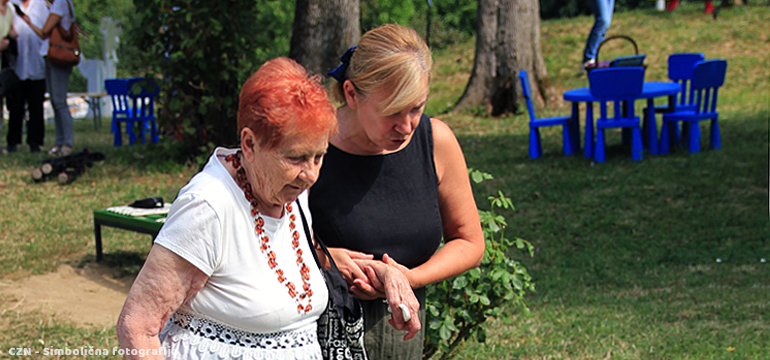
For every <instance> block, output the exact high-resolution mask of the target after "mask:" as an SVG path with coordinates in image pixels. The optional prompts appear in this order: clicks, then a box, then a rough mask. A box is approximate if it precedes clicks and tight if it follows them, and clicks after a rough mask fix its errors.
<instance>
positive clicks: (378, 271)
mask: <svg viewBox="0 0 770 360" xmlns="http://www.w3.org/2000/svg"><path fill="white" fill-rule="evenodd" d="M388 259H390V258H389V257H388V255H387V254H386V255H384V256H383V260H384V261H388ZM390 261H392V259H390ZM356 263H357V264H358V265H359V266H361V267H362V268H363V269H364V271H365V273H366V275H367V276H368V278H369V280H370V281H369V282H366V281H364V280H363V279H355V280H354V281H353V286H352V287H351V289H353V294H354V295H355V294H356V292H360V293H365V294H369V295H372V294H374V293H377V294H384V297H385V298H386V299H387V302H388V305H389V306H390V311H391V318H390V320H388V323H390V325H391V326H393V328H394V329H396V330H405V331H407V334H406V335H405V336H404V341H406V340H409V339H411V338H413V337H414V335H415V334H417V331H419V330H420V328H421V327H422V326H421V324H420V319H419V316H418V314H419V311H420V302H419V301H417V297H415V295H414V291H413V290H412V285H410V283H409V279H407V277H406V275H405V274H404V273H403V272H402V271H401V270H399V268H398V267H396V266H393V265H389V264H387V263H386V262H381V261H374V260H357V261H356Z"/></svg>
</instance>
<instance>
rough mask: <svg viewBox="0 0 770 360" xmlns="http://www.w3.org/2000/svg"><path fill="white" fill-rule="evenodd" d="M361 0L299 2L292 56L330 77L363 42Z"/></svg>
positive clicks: (296, 11) (292, 38) (299, 0)
mask: <svg viewBox="0 0 770 360" xmlns="http://www.w3.org/2000/svg"><path fill="white" fill-rule="evenodd" d="M360 23H361V21H360V13H359V0H297V3H296V8H295V13H294V26H293V27H292V35H291V48H290V50H289V57H290V58H292V59H294V60H296V61H297V62H299V63H300V64H302V65H303V66H304V67H305V68H307V69H308V70H310V71H313V72H316V73H320V74H323V75H326V73H327V72H328V71H329V70H331V69H334V68H335V67H336V66H337V65H338V64H339V62H340V56H341V55H342V53H343V52H345V50H346V49H347V48H348V47H350V46H352V45H355V44H357V43H358V40H359V39H361V24H360Z"/></svg>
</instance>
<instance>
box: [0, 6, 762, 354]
mask: <svg viewBox="0 0 770 360" xmlns="http://www.w3.org/2000/svg"><path fill="white" fill-rule="evenodd" d="M768 23H770V9H768V7H767V6H764V5H763V6H756V5H755V6H752V7H751V8H746V7H736V8H731V9H727V10H725V11H723V12H722V13H721V14H720V17H719V20H718V21H713V20H712V19H711V17H710V16H708V15H705V14H703V13H702V4H700V3H695V4H692V5H689V4H684V5H682V6H680V7H679V8H678V9H677V10H676V11H675V12H674V13H665V12H656V11H635V12H630V13H619V14H616V15H615V16H614V19H613V24H612V28H611V30H610V34H627V35H630V36H632V37H633V38H634V39H635V40H636V41H637V43H638V45H639V47H640V52H644V53H646V54H647V55H648V64H649V67H648V69H647V75H646V79H647V80H664V79H665V75H666V57H667V55H668V54H670V53H672V52H685V51H700V52H703V53H704V54H705V55H706V57H707V58H725V59H727V60H728V75H727V82H726V84H725V86H724V88H723V90H722V91H720V103H719V109H720V114H721V118H720V122H721V124H720V125H721V132H722V146H723V148H722V149H721V150H717V151H709V150H707V149H706V150H704V151H703V152H701V153H699V154H696V155H690V154H688V153H687V152H686V151H685V150H683V149H676V150H675V151H674V152H673V154H671V155H668V156H659V157H653V156H649V155H647V154H645V158H644V160H643V161H641V162H633V161H631V159H630V150H629V149H628V148H626V147H622V146H620V145H619V144H620V136H619V135H618V134H617V133H611V134H610V135H609V136H608V140H607V144H608V159H607V163H605V164H593V163H592V162H591V161H590V159H586V158H583V157H582V156H571V157H564V156H562V155H561V140H560V139H561V132H560V130H558V129H547V130H545V131H544V132H543V143H544V144H543V147H544V153H545V154H544V156H543V157H542V158H541V159H538V160H535V161H532V160H530V159H529V158H528V157H527V146H528V131H529V130H528V128H527V124H526V122H527V120H526V118H525V116H526V114H520V115H516V116H510V117H503V118H487V117H475V116H473V115H472V114H469V113H450V114H444V115H439V116H438V117H439V118H441V119H443V120H445V121H446V122H447V123H448V124H449V125H450V126H452V128H453V129H454V130H455V132H456V133H457V135H458V138H459V140H460V143H461V145H462V147H463V150H464V152H465V154H466V157H467V161H468V165H469V166H471V167H473V168H477V169H481V170H483V171H486V172H489V173H491V174H493V175H494V176H495V179H494V180H492V181H489V182H487V184H488V185H486V186H481V187H478V188H476V189H475V192H476V199H477V201H478V203H479V204H480V205H481V206H485V204H486V203H487V201H486V196H488V195H491V194H493V193H496V191H497V190H498V189H499V190H502V191H503V192H504V193H505V194H506V195H508V196H509V197H511V198H512V200H513V202H514V204H515V205H516V211H513V212H509V213H505V215H506V218H507V220H508V223H509V227H510V228H511V229H512V230H509V233H510V232H511V231H513V233H514V234H515V235H516V236H519V237H522V238H525V239H527V240H529V241H531V242H532V243H533V244H534V245H535V247H537V248H538V251H537V252H536V254H535V256H534V257H533V258H524V259H522V260H523V262H524V263H526V264H527V266H528V268H529V270H530V273H531V274H532V276H533V277H534V278H535V281H536V282H537V292H536V293H534V294H531V295H530V296H529V297H528V299H527V300H528V302H529V307H530V312H529V313H524V312H520V313H518V314H517V315H515V316H513V317H511V318H509V319H501V320H496V321H491V322H490V324H489V339H488V341H487V343H486V344H476V343H468V344H465V346H464V347H463V348H462V349H461V350H460V351H459V353H458V358H460V359H763V358H766V357H767V354H768V353H770V329H769V327H770V312H769V311H768V305H770V304H769V303H768V301H769V300H768V294H770V263H768V262H761V260H760V259H762V258H764V259H766V261H767V260H770V242H769V240H768V239H770V221H769V216H768V215H769V214H768V210H769V208H768V203H769V199H770V197H769V194H768V181H769V180H768V172H769V171H770V164H768V151H769V150H770V148H769V147H768V136H769V135H768V134H769V133H770V130H769V129H768V121H770V120H769V119H770V100H769V99H770V91H769V88H770V66H768V65H769V64H768V59H770V40H769V38H770V32H768V31H767V30H768V25H767V24H768ZM590 25H591V19H590V18H589V17H579V18H574V19H565V20H557V21H547V22H543V24H542V34H543V35H544V38H543V39H542V43H543V51H544V57H545V60H546V64H547V66H548V71H549V75H550V76H551V78H552V80H553V83H554V84H555V86H556V87H557V89H558V91H560V92H563V91H564V90H567V89H570V88H575V87H581V86H586V85H587V81H586V78H585V76H582V75H580V73H579V63H580V51H581V50H582V46H583V42H584V37H585V34H587V32H588V29H589V28H590ZM473 46H474V43H473V42H472V41H471V42H467V43H464V44H459V45H457V46H455V47H452V48H449V49H446V50H443V51H441V52H437V53H436V54H435V60H436V61H435V63H436V68H435V72H434V75H433V83H432V89H431V96H430V101H429V104H428V107H427V108H428V110H427V112H428V113H430V114H439V113H441V112H443V111H445V110H447V109H448V108H449V105H450V104H451V103H452V102H454V101H456V100H457V99H458V98H459V96H460V95H461V94H462V91H463V89H464V86H465V84H466V82H467V77H468V74H469V72H470V70H471V67H472V65H473ZM603 51H604V50H603ZM624 51H628V49H624V48H622V46H619V47H618V48H615V49H612V48H608V49H607V52H606V56H607V58H612V57H614V56H617V55H621V54H623V52H624ZM639 105H641V102H640V104H639ZM537 111H538V113H539V115H542V116H547V115H555V114H566V113H568V112H569V104H566V103H560V104H551V105H550V106H549V107H548V108H538V109H537ZM703 130H704V132H703V134H704V136H705V137H706V138H707V137H708V128H707V127H705V126H704V127H703ZM4 134H5V131H3V132H2V133H0V136H1V137H2V138H4V136H2V135H4ZM53 138H54V134H53V128H52V127H50V126H49V127H48V128H47V134H46V139H47V142H48V143H49V144H50V141H51V139H53ZM0 142H2V140H0ZM76 143H77V144H78V146H77V149H76V150H79V149H80V148H81V147H87V148H89V149H91V150H94V151H100V152H104V153H105V154H106V155H107V161H105V162H103V163H100V164H96V165H95V166H94V167H93V168H91V169H89V170H88V171H87V172H86V174H85V175H83V176H82V177H81V178H79V179H77V180H76V181H75V182H74V183H72V184H70V185H66V186H60V185H58V184H56V183H55V182H46V183H39V184H36V183H33V182H32V181H31V176H30V175H29V170H30V169H31V168H32V167H33V166H34V165H35V163H36V162H37V161H39V160H42V159H43V158H44V157H45V156H44V155H35V154H29V153H28V152H27V150H26V147H25V146H22V147H20V152H19V153H17V154H13V155H9V156H4V157H0V167H1V168H2V171H0V195H2V196H0V281H10V280H13V279H23V278H24V277H26V276H29V275H30V274H41V273H47V272H50V271H53V270H54V269H55V268H56V267H57V266H58V265H59V264H64V263H70V264H76V265H77V264H83V263H87V262H90V261H93V258H94V240H93V220H92V217H91V212H92V211H93V210H94V209H100V208H105V207H107V206H111V205H119V204H126V203H128V202H130V201H133V200H135V199H138V198H143V197H147V196H162V197H164V198H165V199H167V200H171V199H173V198H174V196H175V195H176V192H177V191H178V189H179V188H180V187H181V186H183V185H184V184H185V183H186V181H187V180H188V179H189V177H190V176H191V175H192V174H193V173H194V172H195V171H196V168H195V167H194V166H185V165H180V164H174V163H171V162H169V161H167V160H165V159H164V155H163V153H162V152H161V151H160V149H158V148H156V147H150V146H134V147H127V146H123V147H120V148H114V147H112V145H111V143H112V137H111V134H110V133H109V126H107V125H106V126H104V127H103V128H102V129H100V130H98V131H95V130H94V129H93V124H92V123H91V122H90V120H89V121H83V122H78V123H76ZM3 145H4V143H3ZM103 232H104V233H103V237H104V239H105V240H104V241H105V258H106V263H107V264H109V265H110V266H112V267H114V268H116V269H118V270H119V271H120V272H121V273H128V274H135V273H136V272H137V271H138V268H139V267H140V266H141V262H142V259H143V258H144V256H145V255H146V253H147V251H148V250H149V247H150V241H149V237H148V236H146V235H141V234H132V233H129V232H126V231H122V230H114V229H111V228H105V229H104V230H103ZM518 256H519V255H518V254H517V257H518ZM717 259H719V261H718V260H717ZM5 299H6V298H4V297H3V295H2V294H0V329H5V330H6V331H0V353H2V354H7V349H8V348H10V347H12V346H14V347H16V346H23V347H26V346H28V347H32V348H33V349H36V350H41V351H42V349H43V348H44V347H48V346H53V347H54V348H60V347H63V346H65V345H66V346H69V347H77V346H82V345H86V344H87V345H93V346H98V347H100V348H109V349H111V348H112V347H113V346H116V345H117V339H116V337H115V332H114V330H112V329H108V330H102V329H100V328H90V329H80V328H77V327H75V326H74V325H73V324H70V323H68V322H66V321H64V320H62V319H58V318H54V317H50V316H48V315H45V314H41V313H37V312H25V311H19V310H17V309H9V308H7V306H6V305H5V304H7V303H4V302H3V301H4V300H5ZM10 329H13V331H8V330H10Z"/></svg>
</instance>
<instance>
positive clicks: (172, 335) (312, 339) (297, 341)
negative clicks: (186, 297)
mask: <svg viewBox="0 0 770 360" xmlns="http://www.w3.org/2000/svg"><path fill="white" fill-rule="evenodd" d="M163 332H164V333H165V336H166V339H167V340H170V341H171V342H172V343H173V345H172V344H164V346H166V347H168V346H171V349H168V350H169V351H171V353H174V351H173V347H176V346H179V343H188V344H189V346H190V347H193V348H197V350H198V351H200V352H204V353H205V352H208V353H210V354H212V355H214V354H216V355H218V357H219V358H221V359H229V358H243V359H268V358H269V359H311V360H322V359H321V351H320V350H321V348H320V346H318V345H317V344H318V339H317V334H316V331H315V330H314V329H312V328H308V327H306V328H303V329H298V330H292V331H283V332H275V333H267V334H264V333H253V332H248V331H243V330H238V329H235V328H232V327H229V326H227V325H224V324H221V323H218V322H215V321H211V320H208V319H204V318H201V317H197V316H194V315H190V314H186V313H180V312H176V313H174V314H173V315H172V316H171V318H170V319H169V320H168V323H167V324H166V329H164V331H163ZM161 340H163V336H162V337H161Z"/></svg>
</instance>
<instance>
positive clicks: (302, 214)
mask: <svg viewBox="0 0 770 360" xmlns="http://www.w3.org/2000/svg"><path fill="white" fill-rule="evenodd" d="M296 202H297V208H298V209H299V216H300V217H302V227H303V228H305V237H306V238H307V243H308V245H310V250H312V251H311V252H312V253H313V258H314V259H315V263H316V265H318V267H319V268H320V267H321V262H320V261H318V254H316V253H315V249H316V247H315V246H314V245H313V240H312V239H313V236H312V235H311V234H310V228H309V227H308V225H307V219H306V218H305V212H304V211H302V206H301V205H300V204H299V199H297V201H296ZM315 241H316V242H317V243H318V245H319V246H320V247H321V249H322V250H323V252H324V254H326V257H327V258H328V259H329V263H330V264H331V265H332V270H334V271H339V270H337V264H335V263H334V258H332V256H331V254H329V249H327V248H326V245H325V244H324V243H323V241H321V239H320V238H318V235H316V238H315Z"/></svg>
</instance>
